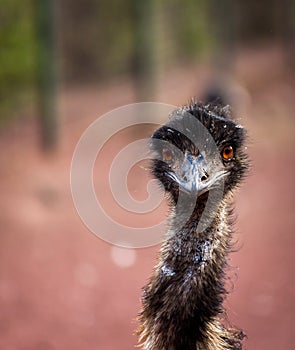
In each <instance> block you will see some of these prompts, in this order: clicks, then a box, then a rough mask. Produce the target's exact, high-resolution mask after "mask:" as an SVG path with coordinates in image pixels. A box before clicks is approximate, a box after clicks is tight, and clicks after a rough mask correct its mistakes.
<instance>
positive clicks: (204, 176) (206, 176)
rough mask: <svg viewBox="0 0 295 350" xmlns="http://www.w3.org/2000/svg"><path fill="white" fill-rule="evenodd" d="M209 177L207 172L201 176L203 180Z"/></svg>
mask: <svg viewBox="0 0 295 350" xmlns="http://www.w3.org/2000/svg"><path fill="white" fill-rule="evenodd" d="M208 177H209V175H208V174H207V173H206V172H204V174H203V175H202V177H201V181H206V180H207V179H208Z"/></svg>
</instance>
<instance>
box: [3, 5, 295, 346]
mask: <svg viewBox="0 0 295 350" xmlns="http://www.w3.org/2000/svg"><path fill="white" fill-rule="evenodd" d="M294 18H295V3H294V1H291V0H281V1H279V0H268V1H266V0H263V1H259V2H257V1H253V0H248V1H242V0H225V1H222V2H221V1H216V0H210V1H209V0H208V1H205V0H186V1H180V0H172V1H170V2H169V3H168V1H162V0H158V1H157V0H147V1H143V0H137V1H136V0H126V1H124V2H123V1H119V0H108V1H106V0H84V1H82V0H76V1H75V2H73V1H69V0H60V1H50V0H22V1H20V0H1V2H0V150H1V151H0V174H1V182H0V190H1V201H0V209H1V210H0V228H1V231H0V232H1V236H0V240H1V244H0V307H1V312H0V348H1V349H5V350H6V349H21V350H32V349H34V350H35V349H36V350H37V349H38V350H51V349H72V350H75V349H88V350H92V349H103V350H113V349H121V350H123V349H126V350H127V349H132V348H134V346H135V344H136V342H137V339H136V336H135V335H134V330H135V329H136V326H137V322H136V317H137V313H138V311H139V310H140V297H141V288H142V286H143V285H144V284H145V282H146V281H147V279H148V277H149V275H150V273H151V271H152V267H153V265H154V263H155V260H156V257H157V251H158V250H159V246H157V247H151V248H146V249H137V250H132V249H122V248H118V247H114V246H111V245H110V244H108V243H106V242H104V241H102V240H100V239H99V238H97V237H96V236H94V235H93V234H91V233H90V232H89V231H88V229H87V228H86V227H85V226H84V225H83V223H82V221H81V220H80V218H79V216H78V214H77V212H76V211H75V208H74V205H73V202H72V199H71V192H70V182H69V176H70V175H69V173H70V164H71V158H72V155H73V152H74V149H75V146H76V144H77V142H78V140H79V138H80V136H81V134H82V133H83V131H84V130H85V129H86V128H87V127H88V126H89V124H90V123H91V122H93V121H94V120H96V118H98V117H99V116H101V115H103V114H104V113H106V112H108V111H110V110H112V109H114V108H116V107H119V106H122V105H125V104H128V103H134V102H141V101H157V102H163V103H169V104H173V105H181V104H184V103H186V102H187V101H188V100H189V99H190V98H191V97H193V96H195V97H196V98H197V99H199V100H203V101H208V100H212V99H215V98H216V96H221V98H222V100H223V101H224V102H225V103H229V104H231V105H232V107H233V111H234V114H235V115H237V118H238V120H239V121H240V122H241V123H242V124H244V125H245V126H246V127H247V128H248V129H249V153H250V156H251V159H252V163H253V169H252V171H251V174H250V176H249V177H248V179H247V181H246V183H245V184H244V186H243V187H242V189H241V191H240V192H239V194H238V196H237V201H236V212H237V223H236V227H237V230H236V231H237V234H236V236H235V240H236V241H237V242H238V243H237V244H236V246H237V248H238V249H237V252H235V253H233V254H232V256H231V265H232V266H237V267H239V268H238V270H236V271H235V273H234V274H236V275H237V276H236V277H234V289H233V291H232V293H231V294H230V295H229V297H228V300H227V301H226V303H225V306H226V308H227V309H228V313H229V317H230V319H231V321H232V322H233V323H234V324H237V325H238V326H240V327H241V328H243V329H244V330H245V331H246V332H247V334H248V340H247V341H246V348H247V349H255V350H260V349H261V350H263V349H268V350H277V349H284V350H288V349H293V348H294V345H293V343H294V332H295V303H294V297H295V280H294V273H293V270H294V263H295V256H294V254H293V250H294V244H295V237H294V228H295V227H294V226H295V225H294V224H295V223H294V208H295V196H294V194H295V193H294V192H295V189H294V170H295V169H294V145H295V140H294V132H295V122H294V112H295V96H294V88H295V83H294V76H295V70H294V61H295V60H294V59H295V41H294V35H295V24H294V23H295V22H294ZM166 117H167V116H163V120H162V121H165V119H166ZM159 122H161V121H159ZM150 133H151V129H148V130H142V128H141V129H140V130H137V129H136V130H134V132H127V133H122V134H121V135H119V136H118V137H117V139H116V142H115V145H117V146H116V147H118V145H123V144H128V143H129V142H131V141H132V140H134V139H135V138H140V137H142V136H143V135H150ZM114 147H115V146H114V145H113V146H112V145H108V147H106V149H105V150H104V153H103V155H102V157H103V158H101V159H100V162H101V163H100V164H105V167H104V169H103V171H102V172H101V173H98V174H97V177H96V182H97V183H98V184H99V183H104V182H103V181H105V179H104V178H103V177H104V176H105V178H106V176H107V174H108V168H107V164H108V162H111V160H112V157H113V156H114V155H113V149H114ZM103 166H104V165H103ZM143 178H144V177H143V176H142V174H141V172H140V170H139V169H135V171H134V174H133V179H134V182H133V185H134V186H133V187H134V188H133V192H134V193H137V195H138V196H139V197H138V198H144V196H145V195H146V192H145V191H146V188H145V184H144V183H143V181H142V179H143ZM145 180H146V179H145ZM132 181H133V180H132ZM105 196H106V198H105V205H106V211H107V210H109V211H111V212H112V213H113V214H114V215H115V216H116V219H117V220H119V221H120V215H121V214H120V213H121V211H120V210H121V209H118V208H116V206H115V204H114V203H113V201H111V200H110V198H108V197H107V196H110V194H107V193H105ZM155 215H156V217H157V218H159V219H160V218H163V217H165V209H163V210H162V211H161V212H160V213H157V214H155ZM121 216H122V217H123V216H124V213H123V214H122V215H121ZM129 220H130V222H129V224H130V225H132V226H135V227H136V226H137V225H140V224H141V223H142V220H144V219H142V218H140V216H138V215H137V216H134V218H132V217H130V218H129ZM152 220H154V218H153V219H152ZM145 224H148V222H146V223H145ZM102 229H103V228H102Z"/></svg>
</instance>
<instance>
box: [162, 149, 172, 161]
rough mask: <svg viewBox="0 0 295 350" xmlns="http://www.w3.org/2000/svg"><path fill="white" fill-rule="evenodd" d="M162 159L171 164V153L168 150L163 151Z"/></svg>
mask: <svg viewBox="0 0 295 350" xmlns="http://www.w3.org/2000/svg"><path fill="white" fill-rule="evenodd" d="M162 154H163V159H164V160H166V161H167V162H171V160H172V151H171V150H170V149H168V148H164V149H163V153H162Z"/></svg>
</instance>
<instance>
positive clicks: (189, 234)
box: [138, 102, 248, 350]
mask: <svg viewBox="0 0 295 350" xmlns="http://www.w3.org/2000/svg"><path fill="white" fill-rule="evenodd" d="M187 114H189V115H192V116H194V117H195V119H194V118H193V119H192V118H187ZM194 120H195V122H194ZM197 121H199V122H200V123H201V124H202V125H203V126H204V127H205V128H206V130H208V132H209V133H210V135H211V136H212V138H213V140H214V142H215V144H216V146H217V149H218V150H219V151H220V152H222V149H223V148H224V147H225V146H231V147H232V148H233V152H234V156H233V158H232V159H231V160H230V161H226V160H222V163H221V164H223V165H222V166H223V167H224V169H227V170H228V173H227V175H226V177H225V178H224V187H223V194H222V196H221V198H219V197H220V196H219V197H218V196H217V197H216V198H219V199H216V201H214V198H215V197H212V198H213V203H209V200H208V197H209V191H207V192H205V193H202V194H201V195H200V196H198V197H197V198H195V201H192V200H191V199H192V196H195V194H190V193H185V194H184V196H187V201H184V205H183V206H181V207H180V208H178V207H177V206H176V204H177V201H178V198H179V193H180V192H179V191H182V189H181V186H180V185H179V184H178V183H177V181H175V180H174V179H172V178H171V177H169V176H167V172H168V171H169V170H171V169H170V168H169V164H167V162H165V161H164V160H161V157H162V153H163V146H161V143H160V144H159V142H156V140H163V141H167V142H169V144H171V145H174V146H176V147H177V149H178V150H179V154H177V153H175V152H174V157H181V156H182V155H183V154H184V153H185V152H189V153H190V154H191V155H193V156H198V155H199V153H200V152H201V150H200V149H199V147H197V146H196V144H195V143H193V142H192V141H191V140H195V139H197V140H199V144H200V143H201V144H202V145H203V146H206V142H209V141H208V140H207V138H206V135H205V136H204V133H203V132H202V130H201V131H200V130H199V128H196V127H195V125H194V123H197ZM185 130H186V135H187V136H185V135H184V133H185V132H182V131H185ZM245 139H246V133H245V130H244V128H242V127H241V126H240V125H238V124H237V123H235V122H234V121H233V120H231V119H230V112H229V109H228V108H224V107H221V106H216V105H202V104H200V103H196V102H192V103H191V104H189V105H188V106H184V107H182V108H179V109H178V110H176V111H175V112H173V113H172V115H171V116H170V120H169V122H168V123H167V124H166V125H164V126H162V127H161V128H159V129H158V130H156V131H155V133H154V134H153V136H152V141H151V148H152V150H153V151H154V152H156V154H157V157H156V158H157V159H155V160H154V161H153V164H152V169H151V170H152V173H153V175H154V176H155V177H156V178H157V179H158V180H159V181H160V183H162V185H163V186H164V189H165V191H166V193H167V195H168V199H169V201H170V205H171V217H170V219H169V230H168V233H167V238H166V240H165V242H164V243H163V246H162V249H161V254H160V257H159V263H158V265H157V266H156V268H155V271H154V274H153V276H152V277H151V279H150V281H149V283H148V284H147V286H146V287H145V288H144V292H143V297H142V303H143V310H142V312H141V314H140V327H139V330H138V333H139V335H140V342H141V344H142V347H143V349H145V350H164V349H165V350H196V349H197V350H201V349H208V350H213V349H214V350H218V349H235V350H238V349H241V348H242V339H243V337H244V335H243V332H241V331H239V330H235V329H232V328H226V327H225V326H223V325H222V323H221V322H220V316H222V314H223V312H224V310H223V307H222V303H223V300H224V297H225V295H226V290H225V270H226V267H227V255H228V253H229V251H230V250H231V237H232V231H231V198H232V192H233V190H234V189H235V188H236V187H237V186H238V185H239V184H240V182H241V180H242V179H243V177H244V175H245V173H246V170H247V168H248V160H247V155H246V153H245ZM207 161H210V159H207ZM217 185H218V184H217ZM217 185H216V186H215V188H214V189H212V191H214V190H216V191H217V192H216V193H218V190H219V188H218V186H217ZM210 191H211V190H210ZM212 198H211V202H212ZM186 203H188V204H186ZM191 203H193V207H191V206H192V204H191ZM206 205H209V211H208V214H206V215H207V217H206V218H205V220H207V221H206V222H208V223H209V224H208V225H207V226H206V228H205V229H204V230H203V231H198V229H197V227H198V224H199V222H200V220H201V217H202V215H203V214H204V209H205V207H206ZM188 210H191V211H190V212H191V213H192V214H191V215H190V218H189V220H184V225H182V226H181V227H178V225H177V224H178V222H179V221H180V220H181V219H182V218H184V217H185V216H186V215H187V212H188Z"/></svg>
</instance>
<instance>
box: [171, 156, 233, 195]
mask: <svg viewBox="0 0 295 350" xmlns="http://www.w3.org/2000/svg"><path fill="white" fill-rule="evenodd" d="M216 170H217V169H216V167H215V166H208V164H207V163H206V161H205V159H204V157H203V156H202V155H201V154H199V155H198V156H197V157H194V156H192V155H190V154H186V155H185V159H184V161H183V164H182V166H181V169H179V170H178V169H176V170H175V172H169V173H168V175H169V176H170V178H172V179H173V180H174V181H175V182H177V183H178V184H179V186H180V188H181V189H182V190H183V191H185V192H186V193H188V194H190V195H195V196H197V197H199V196H200V195H202V194H203V193H205V192H207V191H209V190H210V188H211V187H212V185H213V184H214V183H215V182H216V181H217V180H219V179H221V178H222V177H224V176H225V175H226V174H227V171H226V170H224V169H221V168H219V169H218V170H217V171H216Z"/></svg>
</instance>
